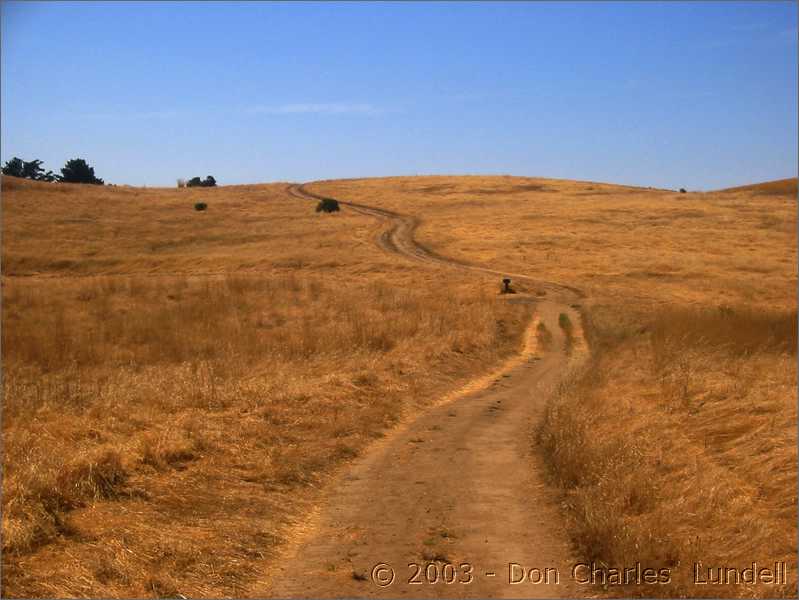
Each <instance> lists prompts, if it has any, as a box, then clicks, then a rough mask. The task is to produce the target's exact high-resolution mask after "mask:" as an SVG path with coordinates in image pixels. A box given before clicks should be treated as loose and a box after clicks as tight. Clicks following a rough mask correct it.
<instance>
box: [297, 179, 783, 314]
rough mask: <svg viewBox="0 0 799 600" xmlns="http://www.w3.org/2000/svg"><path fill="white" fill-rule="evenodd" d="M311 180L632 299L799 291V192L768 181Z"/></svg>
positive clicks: (746, 299) (487, 254)
mask: <svg viewBox="0 0 799 600" xmlns="http://www.w3.org/2000/svg"><path fill="white" fill-rule="evenodd" d="M790 181H793V182H794V183H793V185H794V189H795V186H796V180H795V179H794V180H790ZM309 188H310V189H311V190H316V191H318V192H320V193H322V194H327V195H330V196H334V197H336V198H340V199H351V200H353V201H357V202H362V203H364V204H371V205H375V206H380V207H383V208H388V209H391V210H396V211H398V212H403V213H408V214H413V215H419V216H421V218H422V220H423V223H422V225H421V226H420V227H419V229H418V231H417V238H418V239H419V240H420V241H421V242H422V243H423V244H424V245H425V246H428V247H429V248H431V249H432V250H434V251H436V252H438V253H440V254H443V255H445V256H452V257H455V258H460V259H462V260H466V261H471V262H475V263H481V264H491V265H492V266H493V267H494V268H497V269H507V270H508V271H509V272H520V273H526V274H529V275H532V276H535V277H538V278H541V279H547V280H551V281H557V282H562V283H568V284H571V285H575V286H577V287H579V288H581V289H582V290H583V291H585V292H586V293H587V294H588V295H589V296H590V297H591V298H594V299H597V300H601V301H602V302H607V301H612V302H614V303H617V304H619V305H621V306H624V307H626V310H630V309H632V310H636V309H637V306H638V305H641V304H645V305H647V306H645V307H644V308H645V309H646V310H648V309H649V308H650V307H651V305H652V304H667V303H668V304H671V303H678V304H683V305H685V304H698V305H700V306H703V305H706V304H714V305H715V304H730V305H740V304H747V305H755V304H756V305H762V304H766V305H769V306H776V307H783V308H789V307H790V306H793V304H794V302H795V291H796V268H795V266H796V258H797V255H796V195H795V193H794V194H793V195H787V196H786V195H770V194H762V193H761V192H760V190H761V189H771V188H770V187H769V186H768V185H767V186H764V187H762V186H761V187H758V188H755V191H754V192H753V191H744V192H736V191H729V192H716V193H688V194H680V193H676V192H671V191H666V190H650V189H646V188H635V187H628V186H617V185H610V184H603V183H592V182H576V181H563V180H554V179H529V178H521V177H393V178H379V179H360V180H339V181H331V182H320V183H315V184H313V185H311V186H309ZM766 282H767V283H766Z"/></svg>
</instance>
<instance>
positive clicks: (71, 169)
mask: <svg viewBox="0 0 799 600" xmlns="http://www.w3.org/2000/svg"><path fill="white" fill-rule="evenodd" d="M3 175H11V176H12V177H22V178H23V179H32V180H34V181H59V182H63V183H91V184H94V185H103V184H104V183H105V182H104V181H103V180H102V179H99V178H98V177H96V176H95V175H94V167H90V166H89V164H88V163H87V162H86V161H85V160H83V159H82V158H73V159H72V160H68V161H67V162H66V164H65V165H64V166H63V168H62V169H61V175H56V174H54V173H53V172H52V171H45V170H44V169H43V168H42V161H41V160H38V159H35V160H31V161H27V160H22V159H21V158H17V157H16V156H15V157H14V158H12V159H11V160H9V161H6V164H4V165H3Z"/></svg>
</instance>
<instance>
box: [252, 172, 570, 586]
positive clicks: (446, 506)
mask: <svg viewBox="0 0 799 600" xmlns="http://www.w3.org/2000/svg"><path fill="white" fill-rule="evenodd" d="M290 192H291V193H292V194H294V195H296V196H298V197H301V198H305V199H313V198H314V197H313V195H312V194H309V193H308V192H306V191H305V190H303V189H302V187H300V186H292V187H291V188H290ZM342 204H343V205H344V206H345V207H348V208H350V209H352V210H356V211H358V212H362V213H365V214H369V215H372V216H375V217H377V218H379V219H382V220H384V221H385V222H386V224H387V228H386V229H384V230H383V231H382V232H381V233H380V234H379V238H378V242H379V244H380V246H381V247H382V248H383V249H384V250H386V251H389V252H395V253H399V254H401V255H403V256H405V257H407V258H409V259H413V260H418V261H425V262H435V263H438V264H446V265H448V266H451V267H453V268H458V269H472V270H475V271H478V272H481V273H493V274H497V275H505V273H501V272H497V271H494V270H492V269H489V268H486V267H482V266H476V265H468V264H466V263H463V262H457V261H450V260H449V259H447V258H445V257H442V256H439V255H436V254H435V253H433V252H431V251H429V250H427V249H425V248H423V247H422V246H420V245H419V244H417V243H416V242H415V240H414V238H413V232H414V229H415V228H416V226H417V224H418V221H417V220H416V219H414V218H413V217H406V216H403V215H397V214H395V213H391V212H389V211H384V210H381V209H375V208H371V207H366V206H362V205H357V204H351V203H345V202H342ZM509 275H510V276H512V277H514V278H515V279H520V278H522V279H524V280H525V281H526V282H527V283H528V284H530V285H531V286H534V287H535V288H536V290H537V291H538V293H539V294H541V293H542V292H545V295H544V296H543V297H541V296H538V297H536V296H535V295H518V296H516V297H513V298H510V301H514V302H524V303H529V304H530V305H531V308H532V309H534V310H535V317H534V319H533V320H532V322H531V325H530V329H529V330H528V332H527V335H526V342H525V348H524V351H523V352H522V353H521V354H520V355H519V356H518V357H515V358H514V359H511V360H510V361H508V362H507V363H506V364H505V365H502V366H501V367H500V368H499V369H498V370H497V371H496V372H495V373H493V374H492V375H490V376H488V377H484V378H482V379H480V380H477V381H475V382H472V383H471V384H470V385H469V386H467V387H466V388H464V389H463V390H462V391H461V392H460V393H455V394H452V395H450V396H449V397H447V398H443V399H442V400H441V402H440V403H439V404H437V405H436V406H435V407H433V408H432V409H430V410H428V411H426V412H424V413H423V414H421V415H418V416H417V417H415V418H413V419H411V420H408V421H406V422H405V423H403V424H402V425H401V426H399V427H398V428H396V429H394V430H393V431H392V432H390V433H389V434H388V435H387V436H386V437H385V438H383V439H381V440H380V441H379V442H376V443H375V444H374V445H373V446H371V447H370V449H369V451H368V452H367V453H366V454H365V455H364V456H362V457H361V458H359V459H358V460H356V461H355V462H354V463H353V464H352V465H350V466H349V467H348V468H347V469H345V470H344V471H343V472H342V473H341V474H340V475H339V476H338V477H337V478H336V479H335V480H334V481H333V482H332V484H331V485H329V486H328V487H327V490H326V491H325V492H324V494H323V497H322V501H321V502H320V504H319V505H318V508H317V510H316V511H315V512H314V513H313V514H312V515H311V517H310V518H309V520H308V521H307V522H306V523H304V524H303V526H302V527H301V528H300V527H298V528H297V531H296V536H295V538H294V539H293V541H292V542H291V543H289V544H288V546H287V548H286V550H285V553H284V555H283V556H282V557H281V559H280V560H279V561H277V562H276V566H275V568H274V569H273V571H272V572H271V573H270V575H269V579H268V581H265V582H264V583H263V585H262V586H261V589H259V590H257V594H258V595H259V596H269V597H315V598H319V597H344V596H346V597H367V596H369V597H371V596H385V597H400V596H411V597H483V598H485V597H557V596H576V595H582V594H581V593H580V590H579V587H576V586H575V585H574V584H573V583H572V581H571V579H572V578H571V568H572V561H571V560H570V556H569V548H568V544H567V536H566V533H565V531H564V529H563V527H564V525H563V523H562V519H561V517H560V515H559V513H558V508H557V499H556V498H555V496H554V492H553V491H552V490H551V489H550V488H549V487H548V486H547V485H546V484H545V482H544V481H543V470H544V467H543V465H542V464H541V462H540V461H541V458H540V457H539V456H538V455H537V453H536V452H535V450H534V446H533V440H532V436H531V432H532V431H533V429H534V427H535V424H536V423H537V422H538V421H539V420H540V418H541V416H542V413H543V410H544V406H545V403H546V400H547V398H548V397H549V395H550V394H551V393H552V391H553V388H554V386H555V385H557V383H558V381H559V380H560V378H561V377H562V376H563V373H564V371H565V370H566V368H567V366H568V363H569V362H570V361H572V362H573V361H578V360H580V359H581V357H582V356H584V355H585V345H584V343H583V342H582V338H581V336H580V333H579V323H580V317H579V314H578V312H577V311H576V310H575V309H574V308H573V306H572V304H573V303H574V302H575V301H576V300H577V298H578V292H576V290H573V289H571V288H568V287H565V286H561V285H558V284H554V283H548V282H541V281H537V280H534V279H531V278H528V277H526V276H523V275H518V274H509ZM562 313H565V314H567V315H569V318H570V320H571V322H572V323H574V324H575V332H576V333H575V335H576V339H574V340H572V342H571V351H570V352H567V351H566V345H567V343H566V338H565V335H564V333H563V331H562V330H561V328H560V327H559V325H558V322H559V316H560V315H561V314H562ZM539 323H543V324H544V325H545V326H546V328H547V329H548V330H549V331H550V333H551V334H552V343H551V344H549V345H548V348H546V349H544V348H538V347H537V337H536V336H535V330H536V327H537V325H538V324H539Z"/></svg>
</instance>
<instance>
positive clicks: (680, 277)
mask: <svg viewBox="0 0 799 600" xmlns="http://www.w3.org/2000/svg"><path fill="white" fill-rule="evenodd" d="M311 188H312V189H313V190H316V191H318V192H320V193H323V194H327V195H331V196H335V197H337V198H340V199H351V200H354V201H359V202H364V203H369V204H373V205H378V206H382V207H385V208H389V209H391V210H396V211H399V212H404V213H410V214H414V215H418V216H420V217H421V219H422V221H423V222H422V225H421V226H420V228H419V231H418V237H419V239H421V240H422V241H423V243H424V244H425V245H427V246H429V247H430V248H432V249H433V250H434V251H436V252H439V253H441V254H444V255H448V256H455V257H458V258H459V259H461V260H464V261H469V262H474V263H490V264H492V265H494V266H495V267H498V268H505V269H507V270H508V272H520V273H528V274H532V275H534V276H536V277H540V278H542V279H549V280H553V281H558V282H562V283H567V284H570V285H575V286H578V287H580V288H582V289H583V290H584V291H585V292H586V293H587V294H588V297H587V298H586V300H585V301H584V303H583V306H582V308H583V310H584V314H585V321H586V323H585V325H586V328H587V334H588V336H589V340H590V342H591V347H592V352H593V359H592V361H591V363H590V364H589V365H588V366H587V367H586V368H585V369H584V370H581V371H579V372H576V373H573V374H572V376H571V377H570V379H569V381H568V382H567V384H566V385H564V386H563V388H562V389H561V390H560V391H559V393H558V395H557V397H556V399H555V400H554V401H553V402H552V404H551V406H550V407H549V410H548V414H547V418H546V421H545V422H544V423H543V425H542V427H541V429H540V430H537V431H535V432H531V437H532V438H533V439H534V440H535V441H534V444H535V445H536V446H537V447H538V448H540V449H541V450H542V451H543V452H544V453H545V455H546V457H547V459H548V462H549V465H550V468H551V475H552V479H553V481H554V482H555V483H557V484H558V485H559V486H560V487H561V488H562V490H563V505H564V507H566V510H567V513H568V515H569V517H570V519H571V524H572V531H573V536H574V542H575V546H576V549H577V550H578V552H579V556H580V557H581V558H582V559H584V560H588V561H590V560H595V561H596V562H597V563H598V564H604V565H606V567H616V568H620V567H624V566H630V565H635V563H636V562H638V561H640V562H641V563H643V566H644V567H646V566H653V567H668V568H671V569H673V573H674V575H673V577H672V583H671V585H668V586H657V587H653V586H642V587H640V588H639V587H637V586H634V585H630V586H611V587H609V588H608V589H607V590H606V593H608V594H610V595H621V596H626V595H645V596H652V595H663V596H705V595H707V596H711V597H727V596H761V597H771V596H774V595H778V596H782V595H794V594H795V592H796V576H795V572H796V550H797V549H796V518H797V514H796V503H797V498H796V489H797V479H796V465H797V462H796V460H797V456H796V455H797V452H796V439H797V431H796V415H797V412H796V408H797V398H796V328H797V325H796V285H797V279H796V264H797V240H796V216H797V215H796V180H795V179H793V180H786V181H782V182H773V183H768V184H759V185H756V186H747V187H744V188H736V189H733V190H725V191H722V192H714V193H687V194H680V193H676V192H672V191H668V190H652V189H646V188H635V187H628V186H615V185H609V184H601V183H592V182H575V181H561V180H551V179H528V178H514V177H411V178H384V179H364V180H348V181H330V182H321V183H318V184H314V185H313V186H311ZM777 560H785V561H787V562H788V572H789V585H787V586H782V587H780V588H778V589H775V588H773V587H772V586H766V585H759V586H748V585H738V586H703V587H699V586H696V585H694V584H693V582H692V578H693V568H694V563H695V562H701V564H702V567H701V568H706V567H714V566H716V567H717V566H729V567H735V566H738V567H739V568H741V569H743V568H745V567H747V566H750V565H751V562H752V561H758V562H759V563H761V564H764V563H768V562H774V561H777Z"/></svg>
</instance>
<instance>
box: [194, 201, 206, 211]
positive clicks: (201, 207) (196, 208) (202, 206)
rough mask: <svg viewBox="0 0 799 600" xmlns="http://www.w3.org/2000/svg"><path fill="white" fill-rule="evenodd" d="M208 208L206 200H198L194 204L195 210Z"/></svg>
mask: <svg viewBox="0 0 799 600" xmlns="http://www.w3.org/2000/svg"><path fill="white" fill-rule="evenodd" d="M206 208H208V205H207V204H206V203H205V202H198V203H197V204H195V205H194V210H205V209H206Z"/></svg>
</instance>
